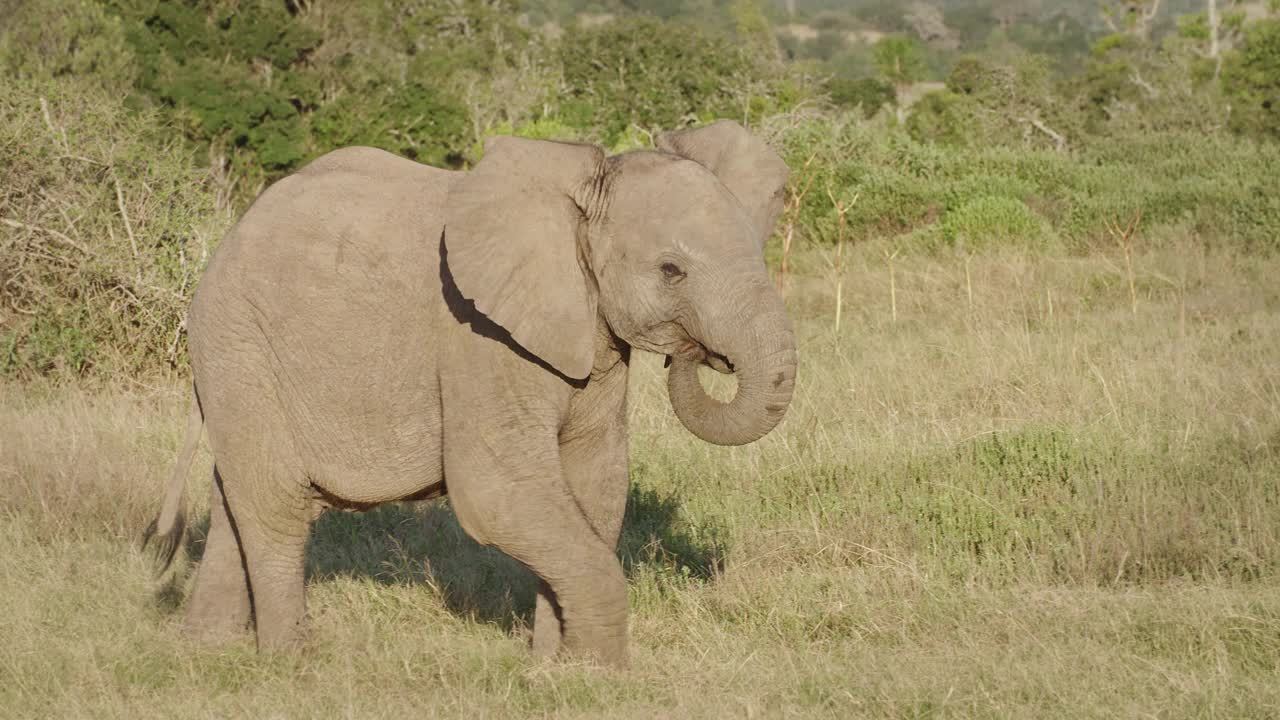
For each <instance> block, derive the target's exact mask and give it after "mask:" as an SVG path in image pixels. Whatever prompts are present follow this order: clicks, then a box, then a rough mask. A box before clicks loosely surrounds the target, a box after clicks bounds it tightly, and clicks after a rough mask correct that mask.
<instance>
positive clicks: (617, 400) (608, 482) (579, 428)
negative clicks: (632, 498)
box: [532, 363, 630, 656]
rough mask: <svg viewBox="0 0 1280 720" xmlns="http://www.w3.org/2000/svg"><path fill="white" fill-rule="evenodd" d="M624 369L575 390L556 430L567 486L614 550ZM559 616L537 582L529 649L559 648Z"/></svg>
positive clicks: (619, 511) (623, 438)
mask: <svg viewBox="0 0 1280 720" xmlns="http://www.w3.org/2000/svg"><path fill="white" fill-rule="evenodd" d="M626 370H627V367H626V365H625V364H622V363H619V364H616V365H615V366H614V368H613V369H612V371H611V372H609V373H608V374H607V375H605V376H603V377H597V378H594V379H593V382H592V383H591V384H590V385H588V387H587V388H585V389H584V390H582V391H581V392H579V393H578V394H577V395H576V396H575V397H574V400H573V402H572V403H571V405H570V419H569V423H568V424H567V425H566V427H565V428H564V430H563V431H562V432H561V435H560V463H561V466H562V467H563V468H564V477H565V481H566V482H567V483H568V485H569V491H570V492H572V493H573V497H574V500H575V501H576V502H577V504H578V507H580V508H581V509H582V512H583V514H585V515H586V517H587V521H588V522H589V523H591V527H592V529H594V530H595V532H596V535H597V536H598V537H599V538H600V541H601V542H603V543H604V544H605V546H606V547H608V548H609V550H610V551H611V552H613V553H615V555H616V553H617V548H618V536H619V534H620V533H621V531H622V518H623V515H624V514H625V512H626V507H627V490H628V488H629V486H630V484H629V481H628V475H627V426H626V418H627V414H626V410H627V408H626V390H627V372H626ZM561 619H562V617H561V613H560V607H559V605H558V603H557V601H556V598H555V593H554V592H552V589H551V586H550V585H548V584H547V583H546V582H541V581H540V582H539V583H538V594H537V600H536V607H535V610H534V621H533V643H532V645H533V652H534V654H536V655H541V656H551V655H554V654H555V653H556V652H557V651H558V650H559V649H560V643H561V636H562V633H563V627H562V625H561Z"/></svg>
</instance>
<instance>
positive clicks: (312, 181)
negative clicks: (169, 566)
mask: <svg viewBox="0 0 1280 720" xmlns="http://www.w3.org/2000/svg"><path fill="white" fill-rule="evenodd" d="M450 177H451V174H449V173H445V172H443V171H438V170H435V169H433V168H427V167H426V166H422V165H418V164H416V163H412V162H410V161H407V160H403V159H401V158H397V157H395V156H392V155H390V154H388V153H383V152H381V151H375V150H371V149H368V148H352V149H348V150H343V151H338V152H336V153H330V155H327V156H324V157H322V158H320V159H318V160H316V161H315V162H313V163H312V164H311V165H309V166H307V167H306V168H304V169H303V170H301V171H300V172H299V173H297V174H295V175H292V176H290V177H288V178H285V179H284V180H281V181H280V182H278V183H276V184H275V185H273V186H272V187H271V188H269V189H268V190H267V191H266V192H264V193H263V194H262V195H261V196H260V197H259V198H258V200H257V201H256V202H255V203H254V205H253V206H252V207H251V208H250V210H249V211H248V212H247V213H246V214H245V216H244V218H243V219H242V220H241V221H240V223H238V224H237V226H236V227H235V228H234V229H233V230H232V232H231V233H229V234H228V236H227V237H226V238H225V239H224V241H223V245H222V246H221V247H220V248H219V249H218V252H217V253H216V254H215V258H214V261H213V262H212V263H211V264H210V268H209V270H208V272H207V274H206V276H205V278H204V280H202V283H201V288H200V290H199V291H198V293H197V298H196V302H195V303H194V304H193V308H192V317H191V333H192V358H193V365H195V366H196V371H197V382H198V383H200V385H201V387H204V386H205V385H206V382H205V380H203V379H201V377H200V372H201V369H202V366H204V367H205V368H207V370H208V372H209V373H214V374H217V373H227V372H232V373H235V372H245V373H248V374H253V373H260V374H262V375H263V376H264V379H263V380H262V381H261V383H260V385H261V387H260V388H259V389H260V390H261V391H265V392H267V393H268V394H269V395H274V398H272V399H273V400H274V402H276V403H277V404H278V406H279V409H280V411H281V414H282V416H283V417H284V418H285V420H286V422H287V424H288V426H289V428H288V430H289V432H290V433H291V434H292V436H293V438H292V439H293V444H294V445H295V447H296V449H297V451H298V453H297V454H298V456H299V457H300V458H301V460H302V462H303V463H304V465H305V468H304V471H305V472H306V474H307V476H308V478H309V479H310V480H311V481H312V482H314V483H315V484H317V485H320V486H321V487H323V488H324V489H325V490H326V491H327V492H328V493H329V494H330V495H332V496H334V497H336V498H340V499H343V500H347V501H351V502H378V501H382V500H388V499H393V498H394V497H399V496H403V495H406V494H411V493H413V492H414V491H416V490H418V489H421V488H422V487H424V486H425V485H428V484H431V483H435V482H437V481H438V479H439V475H440V461H439V436H440V417H439V402H438V398H437V392H436V389H435V386H436V378H435V375H436V362H435V346H436V339H437V334H438V331H439V328H440V322H441V320H442V317H443V315H442V312H443V311H444V308H443V306H442V305H443V304H442V302H441V301H440V298H441V283H440V276H439V241H438V237H439V233H440V231H441V228H442V226H443V220H442V218H441V206H442V203H443V198H444V196H445V193H447V189H448V188H447V186H448V183H449V180H450ZM433 238H434V239H433ZM240 367H243V368H244V370H243V371H240V370H237V368H240ZM214 383H215V384H223V383H219V381H217V380H215V381H214ZM230 392H235V390H231V391H230ZM204 394H205V393H203V392H202V402H217V398H212V397H211V398H205V397H204ZM212 430H213V429H212V428H211V432H212Z"/></svg>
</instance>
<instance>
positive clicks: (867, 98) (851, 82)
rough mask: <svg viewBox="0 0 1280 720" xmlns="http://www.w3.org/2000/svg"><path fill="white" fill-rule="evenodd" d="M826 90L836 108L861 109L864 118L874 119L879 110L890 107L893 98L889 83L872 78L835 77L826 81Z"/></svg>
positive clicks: (892, 90) (891, 87) (891, 86)
mask: <svg viewBox="0 0 1280 720" xmlns="http://www.w3.org/2000/svg"><path fill="white" fill-rule="evenodd" d="M826 90H827V93H829V94H830V95H831V102H832V103H834V104H835V105H836V106H837V107H841V108H848V109H850V110H856V109H861V111H862V116H863V117H866V118H872V117H875V115H876V113H878V112H880V109H881V108H883V107H884V106H886V105H892V104H893V102H894V97H895V96H894V89H893V85H892V84H891V83H887V82H884V81H883V80H877V79H876V78H872V77H862V78H857V79H853V78H847V77H841V76H839V75H837V76H835V77H832V78H830V79H828V80H827V82H826Z"/></svg>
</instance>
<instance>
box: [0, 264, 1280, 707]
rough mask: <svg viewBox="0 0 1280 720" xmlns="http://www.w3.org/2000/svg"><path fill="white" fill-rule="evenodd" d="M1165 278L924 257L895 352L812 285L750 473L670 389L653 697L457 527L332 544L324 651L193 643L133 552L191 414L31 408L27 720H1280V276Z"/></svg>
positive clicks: (641, 540) (440, 511) (5, 657)
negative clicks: (539, 631)
mask: <svg viewBox="0 0 1280 720" xmlns="http://www.w3.org/2000/svg"><path fill="white" fill-rule="evenodd" d="M1132 260H1133V268H1134V274H1135V296H1136V304H1133V303H1131V299H1130V294H1129V285H1128V280H1127V277H1126V271H1125V268H1124V261H1123V259H1122V258H1120V257H1119V256H1117V255H1115V254H1114V251H1112V252H1111V254H1102V253H1099V254H1095V255H1091V256H1088V257H1060V258H1045V257H1029V256H1022V255H996V256H982V257H973V258H971V259H970V260H969V261H968V262H967V263H966V261H965V260H964V259H962V258H958V257H923V256H916V255H907V256H899V257H898V258H896V259H895V261H894V262H895V273H894V284H895V292H896V304H897V318H896V321H895V320H894V319H893V315H892V311H891V308H890V298H889V273H888V271H887V267H886V266H885V260H884V256H883V254H882V252H881V248H878V247H874V246H865V247H858V248H855V249H854V250H853V251H852V252H850V253H849V254H848V256H847V257H846V260H845V262H846V267H847V276H846V278H845V282H844V299H845V306H844V310H843V312H844V318H843V320H842V327H841V333H840V335H839V336H837V335H836V334H835V332H834V330H833V327H832V325H833V323H832V306H833V293H834V287H835V285H834V283H833V282H832V281H831V278H830V276H829V271H828V270H826V269H825V268H827V267H828V266H827V264H826V263H825V260H824V259H823V258H822V257H821V256H820V255H817V254H815V253H813V252H810V253H808V254H805V255H800V256H797V257H794V258H793V262H794V264H793V270H794V271H795V272H796V274H795V275H793V276H792V277H791V279H790V280H789V283H790V290H789V293H790V294H789V302H790V303H791V305H792V308H793V312H794V315H795V316H796V318H797V327H798V330H799V334H800V338H801V357H802V363H803V367H802V370H801V375H800V382H799V385H798V387H797V397H796V400H795V403H794V406H793V408H792V411H791V412H790V414H789V416H788V418H787V420H786V421H785V422H784V424H783V425H782V426H781V427H780V428H779V429H778V430H777V431H776V432H775V433H773V434H772V435H770V436H769V437H767V438H766V439H764V440H763V441H761V442H759V443H757V444H755V445H752V446H748V447H745V448H733V449H727V448H716V447H711V446H708V445H705V444H703V443H700V442H698V441H697V440H696V439H694V438H692V437H691V436H689V435H688V434H687V433H686V432H684V431H683V430H682V429H680V428H679V425H678V423H677V421H676V420H675V419H674V417H673V416H672V414H671V412H670V409H669V406H668V403H667V400H666V398H665V397H664V390H663V383H662V371H661V365H660V363H659V362H658V361H657V359H655V358H649V357H645V358H641V359H639V360H638V362H637V372H636V373H635V378H634V386H633V390H634V395H633V410H632V414H633V429H634V436H633V458H632V467H633V478H634V489H633V492H632V496H631V508H630V510H629V513H630V517H629V520H628V525H627V529H626V531H625V536H624V538H623V542H622V548H621V553H622V555H623V557H624V560H625V561H626V564H627V567H628V569H629V574H630V577H631V605H632V609H633V613H634V614H633V623H632V639H633V668H632V669H631V671H629V672H628V673H626V674H612V673H606V672H599V671H594V670H590V669H586V668H582V667H575V666H565V665H561V664H554V663H541V662H537V661H534V660H533V659H531V658H530V657H528V655H527V654H526V652H525V650H524V646H523V643H521V642H520V641H519V639H518V638H519V636H520V635H521V633H522V632H523V630H524V623H525V621H526V619H527V617H528V612H529V605H530V598H529V586H528V582H527V578H526V577H525V576H524V574H523V572H522V571H521V570H520V569H519V568H518V567H516V566H515V565H514V564H513V563H511V562H510V561H508V560H506V559H505V558H503V557H501V556H500V555H498V554H497V553H495V552H492V551H490V550H487V549H483V548H479V547H477V546H475V545H474V544H473V543H471V542H470V541H469V540H468V539H467V538H465V536H464V535H462V533H461V532H460V531H459V530H458V528H457V524H456V522H454V520H453V518H452V515H451V514H450V513H449V511H448V509H447V504H428V505H422V506H416V507H410V506H405V507H387V508H383V509H381V510H379V511H376V512H373V513H368V514H365V515H331V516H326V517H325V518H323V519H322V521H321V522H320V524H319V526H318V527H317V531H316V535H315V540H314V542H313V546H312V551H311V559H310V566H311V588H310V598H311V615H312V622H313V627H314V633H313V641H312V647H311V649H310V651H309V652H308V653H307V654H306V655H305V656H304V657H301V658H295V659H289V658H265V657H258V656H257V655H256V654H255V653H254V652H253V650H252V647H251V645H250V644H249V643H247V642H245V643H239V644H234V645H231V646H228V647H222V648H206V647H189V646H187V645H186V644H185V643H184V642H183V641H182V639H181V638H180V636H179V634H178V632H177V626H176V616H175V615H174V608H173V605H174V600H175V598H176V597H180V590H181V587H182V582H181V581H183V580H184V579H185V575H181V576H180V578H179V580H180V582H179V583H178V586H177V589H178V590H179V592H175V591H173V589H170V590H169V591H167V592H165V591H164V589H163V588H161V592H160V593H159V594H158V595H157V592H156V591H157V589H156V588H155V587H153V586H152V585H151V584H150V582H149V579H148V573H147V568H146V564H145V562H144V558H142V557H141V556H140V555H139V554H138V553H137V551H136V549H135V547H134V544H133V543H134V542H135V541H136V538H137V536H138V533H139V532H140V530H141V528H142V527H143V525H144V524H145V522H146V520H147V519H148V518H149V516H150V514H151V513H152V512H154V510H155V508H156V506H157V503H158V497H157V496H158V491H159V487H160V485H161V483H162V478H163V477H164V474H165V473H166V472H167V470H168V468H169V466H170V464H171V463H172V461H173V458H174V457H175V456H176V454H177V449H178V444H179V442H180V441H181V438H180V433H181V431H182V426H183V421H182V419H183V416H184V412H185V399H184V397H183V392H182V390H181V385H180V383H176V382H175V383H171V384H165V385H162V386H161V387H159V388H153V389H150V390H143V389H139V388H138V387H137V386H136V385H135V386H132V387H131V388H129V389H105V390H104V389H97V390H93V391H90V390H85V389H77V388H68V387H61V388H40V387H32V386H26V387H20V386H16V385H7V386H0V487H3V489H4V501H3V505H2V506H0V543H3V545H4V547H5V548H6V552H5V553H4V555H3V559H2V560H0V603H3V605H4V607H5V611H4V612H3V613H0V637H2V638H3V639H4V642H3V643H0V677H3V678H4V682H2V683H0V716H11V717H37V716H45V717H113V716H129V717H139V716H141V717H149V716H155V717H161V716H163V717H166V718H170V717H196V716H201V717H204V716H210V715H212V716H227V715H252V716H255V717H313V716H322V715H323V716H347V717H366V716H402V715H405V714H407V713H410V712H415V713H418V714H422V713H426V714H428V715H461V714H466V715H469V716H479V717H517V716H552V715H554V716H564V717H599V716H601V715H602V714H607V715H611V716H622V717H653V716H686V715H689V716H702V717H706V716H711V717H720V716H734V717H742V716H747V717H787V716H800V715H805V716H831V717H853V716H864V717H885V716H902V717H925V716H930V717H933V716H937V717H945V716H952V717H973V716H982V717H986V716H1001V717H1072V718H1077V717H1116V716H1120V717H1132V716H1159V717H1198V716H1206V717H1208V716H1214V717H1221V716H1228V717H1259V718H1262V717H1275V716H1277V715H1280V684H1277V683H1276V682H1275V678H1276V677H1277V676H1278V675H1280V592H1277V590H1280V587H1278V583H1277V580H1278V577H1277V569H1280V492H1278V490H1280V487H1278V485H1280V483H1278V481H1277V478H1278V477H1280V472H1278V471H1280V384H1278V379H1277V374H1276V372H1275V367H1276V365H1275V363H1276V358H1280V314H1278V313H1277V310H1278V309H1280V285H1277V284H1276V283H1275V282H1274V278H1275V276H1276V275H1277V273H1278V272H1280V259H1265V258H1257V257H1241V256H1231V255H1226V254H1213V253H1206V252H1204V251H1202V250H1200V249H1199V248H1198V247H1196V246H1194V245H1193V244H1191V243H1183V244H1182V245H1181V249H1180V250H1178V249H1173V248H1170V249H1164V250H1145V251H1144V250H1142V249H1141V248H1139V249H1138V250H1136V251H1135V254H1134V255H1133V258H1132ZM966 266H967V272H966ZM966 278H967V279H966ZM970 296H971V297H972V301H970V299H969V298H970ZM1135 307H1136V314H1135V313H1134V311H1133V309H1134V308H1135ZM208 462H209V458H208V456H207V454H206V455H202V456H201V458H200V460H199V467H198V469H197V473H198V479H197V480H195V481H194V482H193V484H194V485H196V486H197V487H195V488H194V490H195V492H194V493H193V495H194V496H196V497H201V495H202V491H203V490H204V489H205V488H207V483H208V480H207V477H208ZM201 499H202V498H201ZM200 534H201V533H200V530H199V528H197V531H196V533H195V535H196V538H195V542H193V543H192V548H191V549H192V550H193V551H195V553H196V554H198V552H199V549H200V542H199V540H200ZM186 568H189V566H185V567H184V568H183V572H185V569H186Z"/></svg>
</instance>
